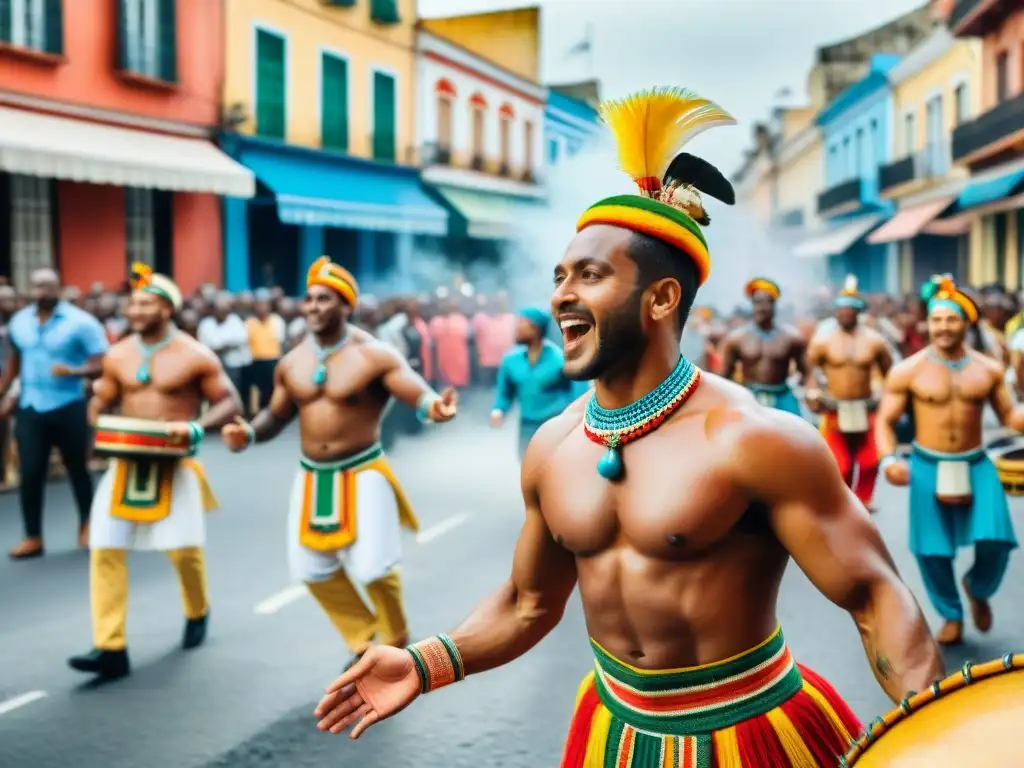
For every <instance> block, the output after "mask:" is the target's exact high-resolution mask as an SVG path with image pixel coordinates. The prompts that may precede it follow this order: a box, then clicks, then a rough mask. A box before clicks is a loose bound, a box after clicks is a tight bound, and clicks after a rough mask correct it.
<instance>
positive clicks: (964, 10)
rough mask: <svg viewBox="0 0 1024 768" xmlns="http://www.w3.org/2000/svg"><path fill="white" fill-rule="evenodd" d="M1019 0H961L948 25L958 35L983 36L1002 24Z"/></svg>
mask: <svg viewBox="0 0 1024 768" xmlns="http://www.w3.org/2000/svg"><path fill="white" fill-rule="evenodd" d="M1017 2H1018V0H959V1H958V2H957V4H956V5H955V6H953V11H952V13H950V14H949V21H947V22H946V26H947V27H949V31H950V32H952V33H953V34H954V35H956V36H957V37H982V36H984V35H986V34H988V33H989V32H992V31H993V30H995V29H996V28H997V27H999V26H1001V25H1002V23H1003V21H1004V20H1005V19H1006V17H1007V16H1008V15H1009V13H1010V9H1011V6H1015V5H1016V3H1017Z"/></svg>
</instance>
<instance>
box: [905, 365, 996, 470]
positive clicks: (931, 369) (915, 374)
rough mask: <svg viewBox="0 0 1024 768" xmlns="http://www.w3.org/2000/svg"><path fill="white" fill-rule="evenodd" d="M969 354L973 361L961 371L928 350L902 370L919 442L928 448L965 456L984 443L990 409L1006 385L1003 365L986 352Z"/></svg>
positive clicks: (916, 437)
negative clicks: (985, 420)
mask: <svg viewBox="0 0 1024 768" xmlns="http://www.w3.org/2000/svg"><path fill="white" fill-rule="evenodd" d="M966 353H967V355H968V356H969V357H970V361H969V362H968V363H967V365H965V366H964V367H963V368H961V369H960V370H952V369H950V368H949V367H948V366H946V365H945V364H944V363H943V362H941V361H940V360H937V359H935V357H934V356H933V355H932V354H931V352H930V348H928V347H926V348H925V349H923V350H921V351H920V352H918V353H917V354H916V355H913V356H912V357H909V358H907V360H906V361H905V362H904V363H902V364H901V366H900V367H901V369H902V370H900V372H899V373H900V375H901V376H906V381H907V385H908V390H909V393H910V398H911V402H912V403H913V407H914V424H915V428H916V434H915V439H916V441H917V442H918V443H920V444H921V445H922V446H923V447H925V448H929V449H931V450H933V451H941V452H945V453H961V452H963V451H968V450H972V449H974V448H977V447H978V446H979V445H981V444H982V417H983V415H984V412H985V405H986V403H987V402H989V399H990V398H991V397H992V394H993V392H994V391H995V389H996V388H997V387H998V386H1000V385H1001V384H1002V366H1000V365H999V364H998V363H997V362H996V361H995V360H993V359H992V358H990V357H988V356H986V355H983V354H981V353H980V352H975V351H973V350H967V352H966Z"/></svg>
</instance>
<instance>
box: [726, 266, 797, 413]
mask: <svg viewBox="0 0 1024 768" xmlns="http://www.w3.org/2000/svg"><path fill="white" fill-rule="evenodd" d="M746 294H747V296H748V297H749V298H750V302H751V304H752V305H753V309H754V321H753V322H752V323H750V325H747V326H744V327H742V328H737V329H736V330H735V331H733V332H732V333H730V334H729V335H728V336H727V337H726V339H725V349H724V357H725V361H724V363H723V366H722V367H723V371H722V375H723V376H725V378H727V379H732V378H733V377H734V376H735V374H736V367H737V363H739V364H741V365H742V366H743V386H745V387H746V388H747V389H749V390H750V391H751V392H753V393H754V396H755V397H756V398H757V401H758V402H759V403H760V404H761V405H764V406H767V407H769V408H778V409H779V410H780V411H786V412H787V413H792V414H793V415H795V416H799V415H800V403H799V401H797V399H796V397H795V396H794V395H793V392H792V391H791V390H790V388H789V383H788V382H787V379H788V378H789V374H790V369H791V368H792V367H793V365H794V364H795V365H796V368H797V371H799V372H800V374H801V375H803V373H804V339H803V337H802V336H801V335H800V333H799V332H798V331H797V330H796V329H795V328H790V327H788V326H782V327H780V326H778V325H776V323H775V303H776V302H777V301H778V300H779V296H780V295H781V291H780V290H779V286H778V285H776V284H775V283H774V282H772V281H771V280H768V279H767V278H763V277H758V278H755V279H753V280H751V281H750V282H749V283H747V287H746Z"/></svg>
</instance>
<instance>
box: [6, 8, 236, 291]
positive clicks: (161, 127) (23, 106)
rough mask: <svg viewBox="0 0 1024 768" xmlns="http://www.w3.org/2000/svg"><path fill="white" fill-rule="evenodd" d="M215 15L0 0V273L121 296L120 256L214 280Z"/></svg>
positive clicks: (190, 283) (217, 159) (231, 190)
mask: <svg viewBox="0 0 1024 768" xmlns="http://www.w3.org/2000/svg"><path fill="white" fill-rule="evenodd" d="M223 35H224V18H223V15H222V9H221V5H220V4H219V3H208V2H203V1H202V0H94V2H88V3H83V2H77V1H76V2H71V0H63V1H62V0H20V2H0V274H4V275H8V276H9V277H10V279H11V281H12V283H13V284H14V285H15V286H16V287H18V288H24V287H25V286H26V285H27V282H28V279H29V275H30V273H31V272H32V271H33V270H34V269H38V268H40V267H54V268H56V269H58V270H59V271H60V273H61V274H62V277H63V279H64V281H65V283H67V284H69V285H75V286H78V287H81V288H89V287H91V286H92V285H93V284H94V283H97V282H98V283H102V284H103V285H104V286H106V287H107V288H120V287H121V285H122V284H123V283H124V282H125V280H126V279H127V276H128V268H129V265H130V263H131V262H133V261H142V262H146V263H148V264H150V265H151V266H153V267H155V268H156V269H157V270H159V271H161V272H165V273H168V274H172V275H173V276H174V277H175V279H176V280H177V281H178V282H179V283H180V285H181V287H182V288H183V289H184V290H186V291H190V290H192V289H193V288H195V287H196V286H197V285H199V284H201V283H204V282H212V283H215V284H220V282H221V264H222V258H221V254H222V240H221V231H222V217H221V201H220V196H221V195H234V196H237V197H238V198H241V199H244V198H246V197H248V196H250V195H252V193H253V190H254V181H253V176H252V174H251V173H250V172H249V171H247V170H246V169H244V168H243V167H241V166H240V165H238V164H237V163H235V162H233V161H232V160H231V159H229V158H228V157H227V156H225V155H224V154H223V153H222V152H221V151H220V150H218V149H217V147H216V146H215V145H214V144H213V143H212V142H211V140H210V137H211V136H212V134H213V133H214V132H215V131H216V129H217V127H218V125H219V123H220V94H219V88H220V83H221V72H222V61H223Z"/></svg>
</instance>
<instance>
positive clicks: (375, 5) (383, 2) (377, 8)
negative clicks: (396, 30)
mask: <svg viewBox="0 0 1024 768" xmlns="http://www.w3.org/2000/svg"><path fill="white" fill-rule="evenodd" d="M370 18H371V19H373V20H374V21H375V22H377V23H378V24H398V23H399V22H400V21H401V20H402V17H401V15H400V14H399V13H398V0H370Z"/></svg>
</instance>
